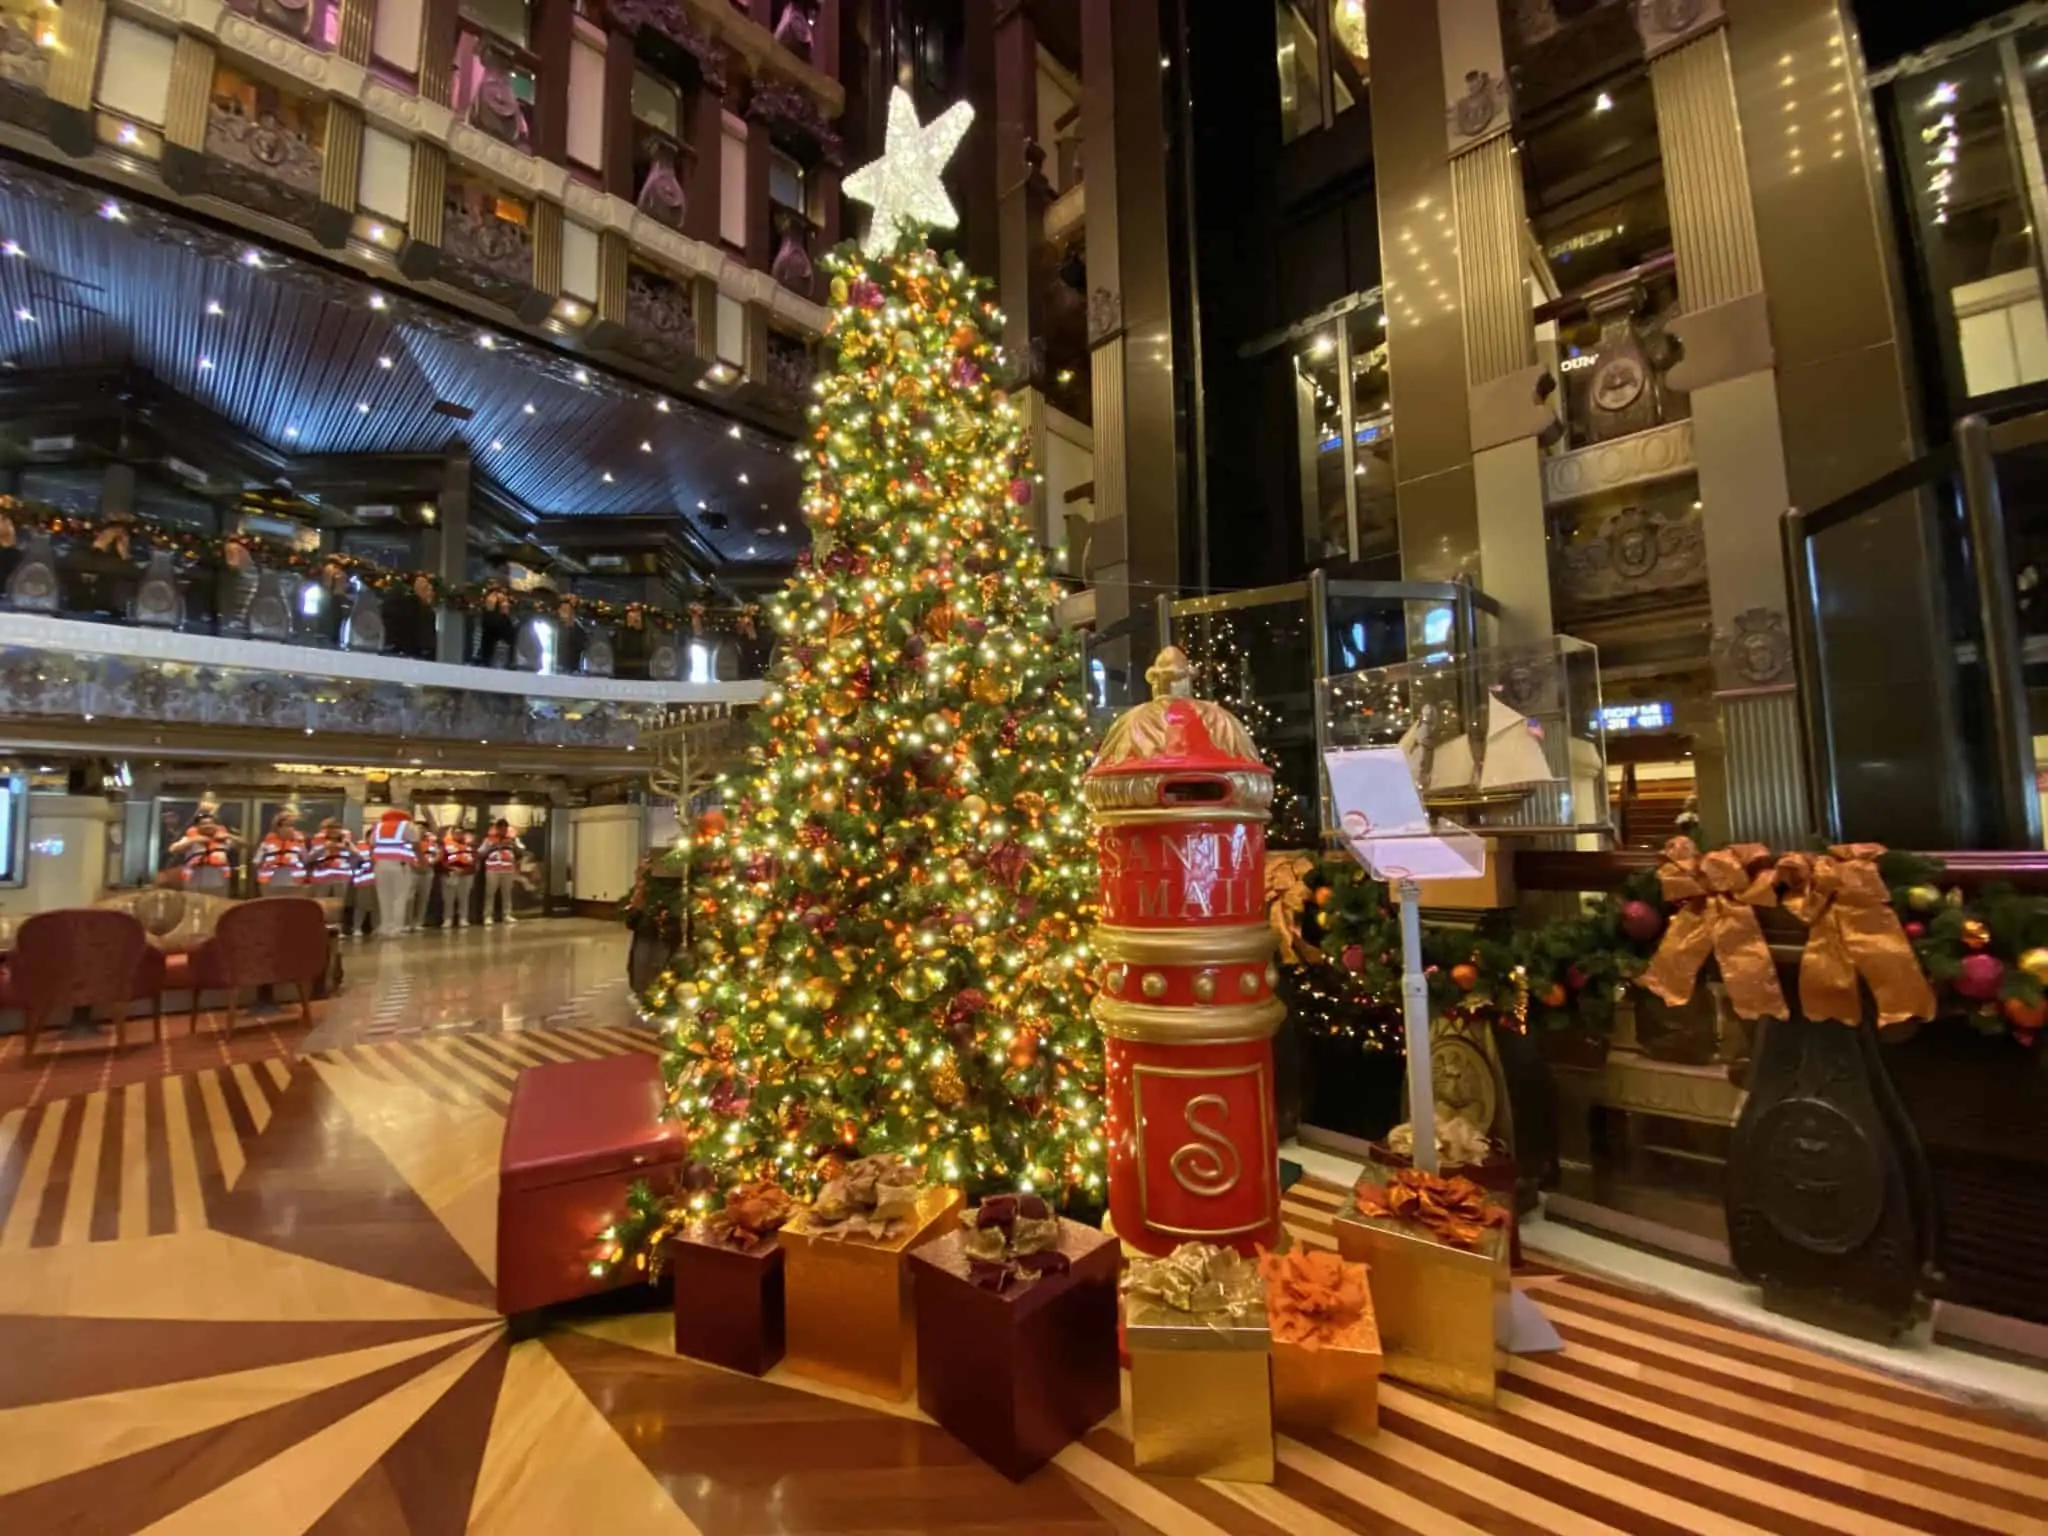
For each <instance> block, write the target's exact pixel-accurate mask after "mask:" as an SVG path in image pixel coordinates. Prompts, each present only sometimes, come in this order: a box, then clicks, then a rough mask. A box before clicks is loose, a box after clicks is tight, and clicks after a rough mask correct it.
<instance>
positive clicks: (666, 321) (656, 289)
mask: <svg viewBox="0 0 2048 1536" xmlns="http://www.w3.org/2000/svg"><path fill="white" fill-rule="evenodd" d="M625 342H626V349H627V350H628V351H630V352H632V353H633V354H634V355H635V356H637V357H640V358H642V359H644V360H645V361H647V362H651V363H655V364H657V365H658V366H661V367H669V368H672V367H675V366H676V365H677V364H678V363H680V362H681V361H682V360H683V359H684V358H687V357H690V356H693V355H694V354H695V353H696V350H697V318H696V313H695V311H694V309H693V307H692V305H691V302H690V290H689V288H688V286H687V285H685V284H683V283H680V282H678V281H677V280H676V279H674V278H672V277H670V276H669V275H668V274H667V273H665V272H657V271H655V270H654V269H653V268H651V267H638V266H636V267H630V268H628V269H627V272H626V337H625Z"/></svg>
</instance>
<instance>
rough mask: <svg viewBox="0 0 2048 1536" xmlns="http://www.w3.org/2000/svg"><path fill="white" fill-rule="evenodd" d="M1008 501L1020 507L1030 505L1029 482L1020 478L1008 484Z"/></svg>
mask: <svg viewBox="0 0 2048 1536" xmlns="http://www.w3.org/2000/svg"><path fill="white" fill-rule="evenodd" d="M1010 500H1011V501H1012V502H1014V503H1015V504H1016V505H1018V506H1020V507H1028V506H1030V505H1031V482H1030V481H1029V480H1026V479H1024V478H1022V477H1021V476H1020V477H1018V478H1017V479H1015V480H1012V481H1011V482H1010Z"/></svg>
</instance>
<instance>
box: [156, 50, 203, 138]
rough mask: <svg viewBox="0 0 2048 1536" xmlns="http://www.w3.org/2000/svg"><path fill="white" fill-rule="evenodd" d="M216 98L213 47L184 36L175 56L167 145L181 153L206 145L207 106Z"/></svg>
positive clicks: (166, 107)
mask: <svg viewBox="0 0 2048 1536" xmlns="http://www.w3.org/2000/svg"><path fill="white" fill-rule="evenodd" d="M212 94H213V45H212V44H211V43H207V42H202V41H201V40H200V39H198V38H196V37H193V36H192V35H191V34H190V33H184V34H181V35H180V36H179V38H178V45H177V48H176V49H175V50H174V51H173V53H172V54H171V89H170V95H169V97H168V98H167V99H166V101H165V103H164V142H165V143H166V144H175V145H177V146H178V147H179V148H180V149H203V148H204V147H205V145H206V104H207V101H208V98H209V97H211V95H212Z"/></svg>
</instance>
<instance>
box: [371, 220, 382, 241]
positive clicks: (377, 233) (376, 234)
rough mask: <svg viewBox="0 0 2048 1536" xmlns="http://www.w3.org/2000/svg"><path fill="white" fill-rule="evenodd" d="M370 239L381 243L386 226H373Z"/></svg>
mask: <svg viewBox="0 0 2048 1536" xmlns="http://www.w3.org/2000/svg"><path fill="white" fill-rule="evenodd" d="M370 238H371V239H372V240H379V241H381V240H382V239H383V238H384V226H383V225H382V224H372V225H371V226H370Z"/></svg>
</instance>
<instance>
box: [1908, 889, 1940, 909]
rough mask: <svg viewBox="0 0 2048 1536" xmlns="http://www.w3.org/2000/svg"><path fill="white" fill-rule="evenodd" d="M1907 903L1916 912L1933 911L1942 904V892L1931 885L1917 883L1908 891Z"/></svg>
mask: <svg viewBox="0 0 2048 1536" xmlns="http://www.w3.org/2000/svg"><path fill="white" fill-rule="evenodd" d="M1906 905H1907V906H1908V907H1909V908H1911V909H1912V910H1913V911H1915V912H1932V911H1933V910H1934V909H1935V908H1936V907H1938V906H1940V905H1941V892H1940V891H1938V890H1937V889H1935V888H1934V887H1933V886H1931V885H1916V886H1914V887H1913V888H1912V889H1911V890H1909V891H1907V892H1906Z"/></svg>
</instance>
